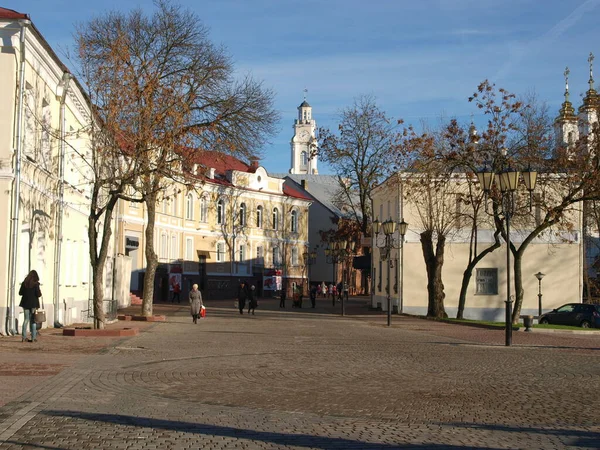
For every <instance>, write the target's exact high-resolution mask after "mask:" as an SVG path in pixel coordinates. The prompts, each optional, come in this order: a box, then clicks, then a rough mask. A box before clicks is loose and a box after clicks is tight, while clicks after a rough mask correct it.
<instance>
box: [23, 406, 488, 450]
mask: <svg viewBox="0 0 600 450" xmlns="http://www.w3.org/2000/svg"><path fill="white" fill-rule="evenodd" d="M43 414H44V415H47V416H54V417H72V418H74V419H82V420H89V421H96V422H105V423H111V424H115V425H121V426H129V427H142V428H151V429H153V430H165V431H176V432H185V433H194V434H202V435H209V436H220V437H225V438H233V439H248V440H250V441H261V442H265V443H271V444H275V445H281V446H294V447H307V448H318V449H342V448H353V449H363V450H377V449H380V450H386V449H405V448H428V449H435V450H442V449H459V448H464V446H460V445H446V444H432V443H427V444H385V443H371V442H362V441H356V440H352V439H346V438H338V437H330V436H316V435H310V434H289V433H277V432H269V431H257V430H251V429H242V428H234V427H227V426H221V425H208V424H201V423H192V422H182V421H177V420H165V419H154V418H148V417H135V416H128V415H121V414H102V413H85V412H78V411H57V410H49V411H43ZM18 444H19V445H23V443H18ZM42 448H44V447H42ZM48 448H51V447H48ZM469 448H471V449H475V450H477V449H481V450H483V449H484V448H485V449H487V450H490V449H493V448H492V447H489V446H486V447H469Z"/></svg>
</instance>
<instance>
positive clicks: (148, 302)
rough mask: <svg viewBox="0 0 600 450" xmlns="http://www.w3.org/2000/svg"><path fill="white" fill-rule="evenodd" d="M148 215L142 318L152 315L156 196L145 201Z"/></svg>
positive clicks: (152, 195) (155, 262)
mask: <svg viewBox="0 0 600 450" xmlns="http://www.w3.org/2000/svg"><path fill="white" fill-rule="evenodd" d="M145 202H146V210H147V214H148V224H147V225H146V232H145V238H146V243H145V252H146V274H145V276H144V294H143V299H142V316H146V317H148V316H151V315H152V306H153V302H154V277H155V275H156V268H157V267H158V256H157V255H156V252H155V251H154V222H155V220H156V194H151V195H148V196H147V197H146V199H145Z"/></svg>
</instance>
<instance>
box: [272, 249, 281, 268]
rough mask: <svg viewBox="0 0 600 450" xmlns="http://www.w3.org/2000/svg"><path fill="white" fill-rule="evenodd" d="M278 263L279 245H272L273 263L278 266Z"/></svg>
mask: <svg viewBox="0 0 600 450" xmlns="http://www.w3.org/2000/svg"><path fill="white" fill-rule="evenodd" d="M279 264H280V261H279V247H273V265H274V266H278V265H279Z"/></svg>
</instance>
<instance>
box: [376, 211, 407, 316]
mask: <svg viewBox="0 0 600 450" xmlns="http://www.w3.org/2000/svg"><path fill="white" fill-rule="evenodd" d="M396 229H397V231H398V234H399V237H400V239H399V242H398V241H397V240H396V238H394V233H395V232H396ZM407 230H408V224H407V223H406V222H405V221H404V219H402V220H401V221H400V222H399V223H398V224H396V222H394V221H393V220H392V219H388V220H386V221H385V222H383V223H380V222H379V220H378V219H375V220H374V221H373V235H374V237H375V245H376V246H377V247H378V248H379V249H380V253H379V254H380V258H381V259H382V260H383V261H387V287H386V293H387V325H388V327H389V326H390V325H391V324H392V296H391V293H390V269H391V258H390V253H391V251H392V249H400V251H401V255H402V256H401V264H402V267H401V272H400V274H401V275H400V276H401V279H400V302H401V303H403V302H404V299H403V294H404V236H405V235H406V231H407ZM379 237H381V238H383V239H381V240H380V239H379Z"/></svg>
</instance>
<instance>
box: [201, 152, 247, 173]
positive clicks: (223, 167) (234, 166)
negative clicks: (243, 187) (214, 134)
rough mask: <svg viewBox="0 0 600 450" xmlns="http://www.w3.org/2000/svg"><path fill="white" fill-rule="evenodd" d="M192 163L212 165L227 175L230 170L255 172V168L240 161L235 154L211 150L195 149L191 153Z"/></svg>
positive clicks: (218, 171)
mask: <svg viewBox="0 0 600 450" xmlns="http://www.w3.org/2000/svg"><path fill="white" fill-rule="evenodd" d="M190 159H191V161H192V163H197V164H200V165H202V166H205V167H212V168H214V169H215V172H216V173H217V174H219V175H225V172H227V171H228V170H239V171H240V172H254V169H251V167H250V166H249V165H248V164H246V163H244V162H243V161H240V160H239V159H237V158H236V157H235V156H231V155H227V154H225V153H220V152H215V151H210V150H198V149H196V150H194V151H193V152H192V154H191V158H190Z"/></svg>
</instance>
